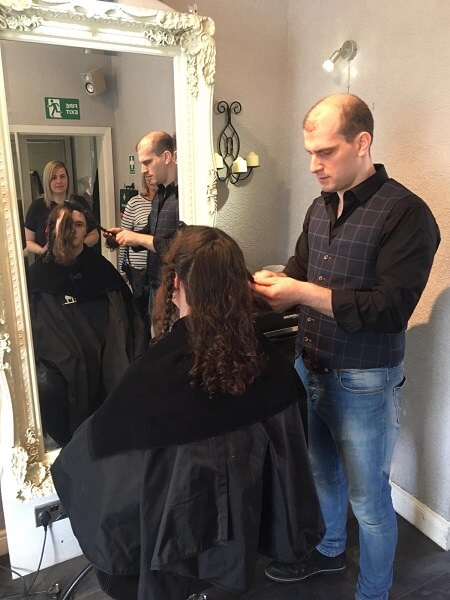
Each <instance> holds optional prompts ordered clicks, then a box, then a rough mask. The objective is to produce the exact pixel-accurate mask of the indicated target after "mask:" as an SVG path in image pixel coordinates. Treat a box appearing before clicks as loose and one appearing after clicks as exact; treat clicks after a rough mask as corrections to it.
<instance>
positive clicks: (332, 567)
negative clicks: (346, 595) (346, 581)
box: [266, 548, 346, 583]
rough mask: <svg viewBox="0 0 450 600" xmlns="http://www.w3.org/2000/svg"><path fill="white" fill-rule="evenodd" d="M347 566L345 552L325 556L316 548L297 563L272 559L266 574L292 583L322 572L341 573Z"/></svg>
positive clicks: (271, 577)
mask: <svg viewBox="0 0 450 600" xmlns="http://www.w3.org/2000/svg"><path fill="white" fill-rule="evenodd" d="M345 567H346V564H345V552H343V553H342V554H338V555H337V556H325V555H324V554H321V553H320V552H319V551H318V550H316V549H315V548H314V550H313V551H312V552H311V554H308V556H306V557H305V558H304V559H303V560H300V561H298V562H295V563H282V562H278V561H276V560H274V561H272V562H271V563H270V564H269V565H268V566H267V568H266V575H267V577H268V578H269V579H273V581H280V582H282V583H290V582H294V581H303V580H304V579H308V577H312V576H313V575H320V574H321V573H324V574H330V573H339V572H340V571H343V570H344V569H345Z"/></svg>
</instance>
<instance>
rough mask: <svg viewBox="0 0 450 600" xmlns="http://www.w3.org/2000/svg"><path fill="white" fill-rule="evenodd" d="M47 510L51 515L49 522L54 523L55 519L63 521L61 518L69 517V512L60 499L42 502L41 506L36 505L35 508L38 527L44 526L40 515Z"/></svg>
mask: <svg viewBox="0 0 450 600" xmlns="http://www.w3.org/2000/svg"><path fill="white" fill-rule="evenodd" d="M45 512H47V513H48V514H49V515H50V521H49V524H51V523H54V522H55V521H61V519H67V513H66V511H65V510H64V508H63V505H62V504H61V502H60V501H59V500H56V501H54V502H47V504H41V506H36V507H35V509H34V518H35V520H36V527H42V526H43V525H42V522H41V517H40V515H42V513H45Z"/></svg>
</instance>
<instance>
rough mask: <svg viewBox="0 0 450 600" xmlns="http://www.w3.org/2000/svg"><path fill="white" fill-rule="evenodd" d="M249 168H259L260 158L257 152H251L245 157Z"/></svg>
mask: <svg viewBox="0 0 450 600" xmlns="http://www.w3.org/2000/svg"><path fill="white" fill-rule="evenodd" d="M245 160H246V161H247V166H248V167H259V156H258V155H257V154H256V152H249V153H248V154H247V156H246V157H245Z"/></svg>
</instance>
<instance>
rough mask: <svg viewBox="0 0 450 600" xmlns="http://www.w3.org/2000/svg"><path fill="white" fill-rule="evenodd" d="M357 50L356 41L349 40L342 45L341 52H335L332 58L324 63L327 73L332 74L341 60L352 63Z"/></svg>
mask: <svg viewBox="0 0 450 600" xmlns="http://www.w3.org/2000/svg"><path fill="white" fill-rule="evenodd" d="M357 50H358V47H357V45H356V42H355V41H354V40H347V41H346V42H344V43H343V44H342V46H341V47H340V48H339V50H335V51H334V52H333V54H331V56H330V58H327V59H326V60H325V61H324V62H323V63H322V67H323V68H324V70H325V71H327V72H328V73H331V72H332V71H333V69H334V65H335V64H336V62H337V61H338V60H339V59H341V60H345V61H347V62H350V61H351V60H353V59H354V58H355V56H356V52H357Z"/></svg>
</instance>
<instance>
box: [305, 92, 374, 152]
mask: <svg viewBox="0 0 450 600" xmlns="http://www.w3.org/2000/svg"><path fill="white" fill-rule="evenodd" d="M339 97H340V101H336V106H337V107H338V108H339V109H340V111H341V128H340V132H339V133H340V134H341V135H343V136H344V137H345V139H346V141H347V142H351V141H352V140H353V139H354V138H355V136H357V135H358V133H361V132H362V131H367V132H368V133H370V135H371V138H372V140H373V129H374V123H373V115H372V113H371V111H370V108H369V107H368V106H367V104H366V103H365V102H364V100H361V98H359V96H355V95H354V94H346V95H344V94H342V95H339ZM326 101H330V102H332V101H333V96H326V97H325V98H322V100H319V101H318V102H316V103H315V104H314V106H312V107H311V108H310V109H309V111H308V113H307V114H306V116H305V118H304V119H303V129H306V123H307V121H309V116H310V114H311V112H312V111H313V110H314V109H315V108H316V107H317V106H319V104H322V102H326Z"/></svg>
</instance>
